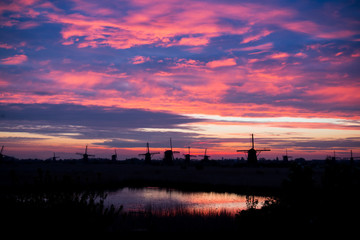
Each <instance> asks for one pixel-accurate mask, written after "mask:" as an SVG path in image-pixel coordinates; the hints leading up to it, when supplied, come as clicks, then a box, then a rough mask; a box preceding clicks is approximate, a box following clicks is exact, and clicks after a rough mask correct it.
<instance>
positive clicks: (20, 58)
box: [1, 54, 28, 65]
mask: <svg viewBox="0 0 360 240" xmlns="http://www.w3.org/2000/svg"><path fill="white" fill-rule="evenodd" d="M27 60H28V57H27V56H26V55H24V54H20V55H15V56H12V57H7V58H3V59H1V64H4V65H17V64H22V63H24V62H26V61H27Z"/></svg>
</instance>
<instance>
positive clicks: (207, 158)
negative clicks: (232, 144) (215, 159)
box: [199, 148, 210, 162]
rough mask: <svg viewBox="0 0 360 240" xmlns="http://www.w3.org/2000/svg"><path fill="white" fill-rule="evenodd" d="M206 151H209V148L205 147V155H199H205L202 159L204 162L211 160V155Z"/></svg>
mask: <svg viewBox="0 0 360 240" xmlns="http://www.w3.org/2000/svg"><path fill="white" fill-rule="evenodd" d="M206 151H207V148H205V152H204V155H199V156H202V157H203V159H202V161H203V162H207V161H209V157H210V156H208V155H206Z"/></svg>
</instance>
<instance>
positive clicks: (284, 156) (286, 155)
mask: <svg viewBox="0 0 360 240" xmlns="http://www.w3.org/2000/svg"><path fill="white" fill-rule="evenodd" d="M289 158H292V157H291V156H288V154H287V149H286V153H285V155H283V161H284V162H287V161H289Z"/></svg>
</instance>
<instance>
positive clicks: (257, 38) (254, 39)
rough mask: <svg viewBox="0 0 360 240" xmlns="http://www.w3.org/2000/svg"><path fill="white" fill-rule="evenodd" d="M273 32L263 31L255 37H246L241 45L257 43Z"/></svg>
mask: <svg viewBox="0 0 360 240" xmlns="http://www.w3.org/2000/svg"><path fill="white" fill-rule="evenodd" d="M272 32H273V31H269V30H263V31H261V32H260V33H258V34H255V35H249V36H247V37H244V39H243V40H242V41H241V43H243V44H245V43H249V42H254V41H258V40H260V39H261V38H263V37H266V36H268V35H270V34H271V33H272Z"/></svg>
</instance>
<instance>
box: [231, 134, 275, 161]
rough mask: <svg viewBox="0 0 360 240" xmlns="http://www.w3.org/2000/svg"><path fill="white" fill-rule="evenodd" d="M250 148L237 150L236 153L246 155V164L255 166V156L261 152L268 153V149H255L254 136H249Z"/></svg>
mask: <svg viewBox="0 0 360 240" xmlns="http://www.w3.org/2000/svg"><path fill="white" fill-rule="evenodd" d="M251 143H252V144H251V148H250V149H248V150H237V152H244V153H247V154H248V157H247V158H248V163H249V164H256V163H257V156H258V155H259V154H260V153H261V152H263V151H270V149H268V148H263V149H255V146H254V134H251Z"/></svg>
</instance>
